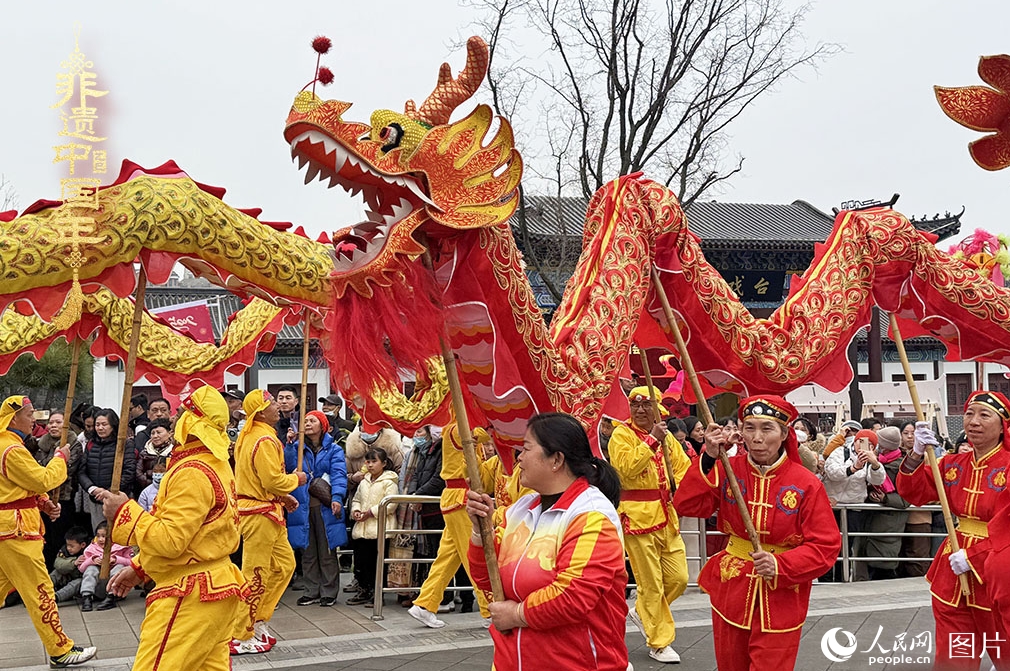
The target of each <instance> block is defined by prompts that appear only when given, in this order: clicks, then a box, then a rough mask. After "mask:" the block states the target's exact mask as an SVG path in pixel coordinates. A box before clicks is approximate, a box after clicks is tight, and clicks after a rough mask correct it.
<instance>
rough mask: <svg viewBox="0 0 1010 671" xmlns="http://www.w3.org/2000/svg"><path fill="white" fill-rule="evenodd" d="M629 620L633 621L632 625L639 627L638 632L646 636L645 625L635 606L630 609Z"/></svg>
mask: <svg viewBox="0 0 1010 671" xmlns="http://www.w3.org/2000/svg"><path fill="white" fill-rule="evenodd" d="M628 619H629V620H631V624H633V625H635V626H636V627H638V631H639V632H640V633H641V634H642V636H645V625H644V624H642V618H640V617H639V616H638V611H637V610H635V608H634V606H632V607H631V608H629V609H628ZM646 638H648V637H646ZM667 647H669V646H667Z"/></svg>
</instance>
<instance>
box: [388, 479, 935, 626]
mask: <svg viewBox="0 0 1010 671" xmlns="http://www.w3.org/2000/svg"><path fill="white" fill-rule="evenodd" d="M393 503H395V504H397V505H410V504H412V503H436V504H437V503H439V497H437V496H412V495H408V494H396V495H393V496H387V497H385V498H384V499H382V501H380V502H379V515H378V517H377V518H376V521H377V523H378V533H377V537H376V543H377V544H378V548H377V549H378V552H377V558H376V562H375V600H374V603H373V606H372V615H371V619H372V620H382V619H383V616H382V608H383V598H382V597H383V595H384V594H386V593H392V592H403V591H405V590H410V591H414V590H416V589H418V588H417V587H416V586H410V587H386V586H385V574H386V567H387V566H388V565H390V564H400V563H403V564H429V565H430V564H432V563H433V562H434V561H435V559H434V558H430V557H411V558H405V559H401V558H392V559H391V558H389V557H387V556H386V541H387V540H388V539H390V538H393V537H394V536H396V535H399V534H410V535H412V536H422V535H427V536H441V535H442V529H398V528H392V529H390V528H387V523H388V519H389V505H390V504H393ZM834 510H837V511H839V518H840V519H839V523H838V527H839V531H840V532H841V536H842V548H841V551H840V553H839V555H838V559H839V561H841V562H842V579H843V581H844V582H852V577H853V576H852V567H851V564H853V563H856V562H872V561H889V562H890V561H897V562H930V561H932V559H933V557H932V553H930V556H929V557H863V556H859V557H854V556H851V554H852V553H851V550H850V546H851V542H850V540H851V539H852V538H857V537H858V538H866V537H880V538H905V537H910V538H925V537H928V538H931V539H932V538H946V534H944V533H921V534H916V533H906V532H890V531H883V532H876V533H874V532H867V531H854V532H851V533H850V532H849V530H848V528H849V527H848V513H849V511H851V510H860V511H871V512H916V511H922V512H929V513H934V512H939V511H940V510H941V509H940V506H938V505H930V506H909V507H908V508H900V509H899V508H888V507H886V506H881V505H880V504H876V503H858V504H837V505H835V506H834ZM681 519H682V520H685V519H696V518H681ZM683 526H684V525H683V524H681V527H682V528H681V531H680V534H681V536H682V537H683V536H686V537H693V536H697V537H698V554H696V555H691V554H689V555H687V556H686V559H687V562H688V564H689V565H690V564H691V563H692V562H697V563H698V566H699V567H700V566H703V565H704V564H705V562H706V561H708V553H707V551H706V550H707V545H708V544H707V541H708V537H709V536H710V535H712V536H723V537H725V536H726V534H725V533H723V532H721V531H707V530H706V529H705V520H699V521H698V528H697V529H685V528H683ZM688 584H689V585H692V586H696V585H697V582H695V581H691V582H689V583H688ZM628 587H629V588H634V587H636V585H635V584H634V583H628ZM472 589H473V587H467V586H460V587H454V588H453V590H454V591H459V592H462V591H468V590H472Z"/></svg>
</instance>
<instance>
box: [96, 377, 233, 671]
mask: <svg viewBox="0 0 1010 671" xmlns="http://www.w3.org/2000/svg"><path fill="white" fill-rule="evenodd" d="M182 407H183V409H184V410H185V411H184V412H183V413H182V415H181V416H180V417H179V419H178V421H177V422H176V427H175V439H176V442H177V443H178V446H177V447H176V448H175V450H174V451H173V452H172V460H171V462H170V463H169V467H168V471H167V472H166V473H165V477H164V479H163V480H162V481H161V488H160V489H159V490H158V497H157V498H156V499H155V500H154V507H153V508H152V509H151V512H150V513H148V512H146V511H145V510H144V509H143V508H141V507H140V505H139V504H137V502H136V501H132V500H130V499H128V498H127V497H126V495H125V494H122V493H119V494H111V493H109V494H106V495H104V496H103V498H102V502H103V504H104V510H105V515H106V517H108V518H109V519H111V520H113V524H112V540H113V541H114V542H116V543H119V544H121V545H137V546H139V547H140V554H139V555H137V556H136V557H134V559H133V564H132V565H131V566H130V567H128V568H126V569H124V570H123V571H120V572H119V573H117V574H116V575H115V576H113V577H112V578H111V579H110V580H109V591H110V592H112V593H114V594H116V595H118V596H125V595H126V594H127V593H128V592H129V591H130V590H131V589H132V588H133V587H134V586H135V585H138V584H140V582H141V581H144V580H147V579H148V577H149V578H150V579H151V580H154V582H155V588H154V590H152V591H151V593H150V594H149V595H148V597H147V615H146V616H145V617H144V622H143V624H142V625H141V627H140V645H139V648H138V649H137V657H136V659H135V660H134V663H133V671H159V670H161V671H176V670H177V669H180V670H181V669H200V670H201V671H218V670H220V671H227V669H230V668H231V659H230V657H229V654H228V652H229V651H228V642H229V641H231V634H232V628H231V626H229V625H230V623H233V622H236V621H237V618H238V617H239V616H240V615H241V614H245V615H248V607H247V603H246V602H247V599H248V598H249V596H250V595H249V588H248V586H247V584H246V581H245V578H244V577H243V575H242V572H241V571H239V570H238V567H236V566H235V565H234V564H232V563H231V559H230V557H229V555H230V554H231V553H232V552H234V551H235V550H236V548H238V543H239V531H238V523H239V520H238V510H237V507H236V494H235V478H234V476H233V475H232V472H231V467H230V466H229V465H228V446H229V441H228V434H227V433H226V431H225V430H226V428H227V426H228V405H227V404H226V403H225V401H224V399H223V398H222V397H221V394H219V393H218V392H217V390H215V389H213V388H212V387H207V386H204V387H200V388H199V389H197V390H196V391H195V392H193V394H192V395H191V396H189V397H188V398H186V399H185V400H184V401H183V402H182Z"/></svg>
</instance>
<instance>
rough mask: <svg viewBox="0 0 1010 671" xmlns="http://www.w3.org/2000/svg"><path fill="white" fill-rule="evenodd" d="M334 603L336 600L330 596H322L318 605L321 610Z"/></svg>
mask: <svg viewBox="0 0 1010 671" xmlns="http://www.w3.org/2000/svg"><path fill="white" fill-rule="evenodd" d="M336 602H337V600H336V599H335V598H333V597H332V596H324V597H322V598H321V599H319V605H320V606H322V607H323V608H329V607H330V606H332V605H333V604H335V603H336Z"/></svg>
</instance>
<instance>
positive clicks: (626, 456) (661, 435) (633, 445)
mask: <svg viewBox="0 0 1010 671" xmlns="http://www.w3.org/2000/svg"><path fill="white" fill-rule="evenodd" d="M628 402H629V404H630V406H631V422H629V423H627V424H622V423H617V424H616V425H615V427H614V433H613V434H612V435H611V436H610V443H609V451H610V463H611V464H612V465H613V467H614V468H615V469H617V473H618V475H619V476H620V478H621V502H620V505H619V506H618V507H617V512H618V513H619V514H620V517H621V526H622V527H623V530H624V547H625V550H626V551H627V553H628V559H629V560H630V561H631V570H632V572H634V574H635V584H636V585H637V586H638V600H637V601H636V602H635V609H634V611H632V613H631V618H632V620H633V621H634V622H635V624H636V625H638V626H639V628H640V629H641V630H642V633H643V634H644V635H645V641H646V644H647V645H648V646H649V656H650V657H652V658H653V659H655V660H656V661H659V662H664V663H677V662H679V661H680V655H678V654H677V652H676V651H675V650H674V649H673V648H672V647H671V644H672V643H673V641H674V639H675V638H676V637H677V629H676V626H675V625H674V623H673V616H672V615H671V614H670V604H671V603H673V601H674V600H675V599H676V598H677V597H679V596H680V595H681V594H683V593H684V590H685V589H686V588H687V578H688V575H687V553H686V551H685V548H684V540H683V539H682V538H681V537H680V520H679V519H678V518H677V512H676V511H675V510H674V509H673V492H672V491H670V480H671V477H670V475H669V474H668V472H667V464H669V465H670V468H671V469H672V470H673V474H672V479H673V482H674V484H675V485H676V483H679V482H680V480H681V478H683V477H684V474H685V473H687V469H688V468H689V467H690V465H691V460H690V459H688V457H687V454H686V453H685V452H684V448H682V447H681V446H680V443H678V442H677V439H676V438H674V437H673V434H671V433H670V432H669V431H667V430H666V425H665V424H663V423H662V422H661V421H656V420H655V419H654V415H653V413H654V412H655V410H654V404H653V402H652V401H651V400H650V399H649V389H648V387H635V388H634V389H632V390H631V393H630V394H629V395H628ZM657 419H658V418H657ZM664 452H665V456H664Z"/></svg>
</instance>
